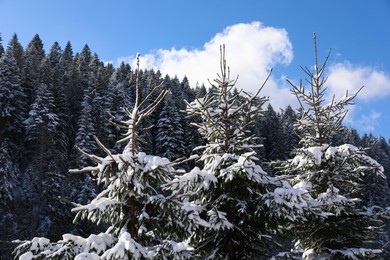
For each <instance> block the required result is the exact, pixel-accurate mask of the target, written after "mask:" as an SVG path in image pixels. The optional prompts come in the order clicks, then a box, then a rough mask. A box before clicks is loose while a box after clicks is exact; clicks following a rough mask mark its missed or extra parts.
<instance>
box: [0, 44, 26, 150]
mask: <svg viewBox="0 0 390 260" xmlns="http://www.w3.org/2000/svg"><path fill="white" fill-rule="evenodd" d="M25 108H26V95H25V92H24V90H23V88H22V82H21V74H20V71H19V69H18V66H17V64H16V61H15V59H14V56H13V51H12V49H10V48H7V50H6V52H5V53H4V54H3V56H2V57H1V58H0V140H8V141H9V142H10V143H9V145H10V146H11V147H12V148H11V149H15V151H17V150H18V149H16V148H17V147H18V146H20V144H21V142H22V138H21V137H22V134H23V118H24V115H25V110H26V109H25ZM15 157H17V153H15Z"/></svg>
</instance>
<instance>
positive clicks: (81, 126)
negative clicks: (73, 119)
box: [75, 82, 96, 167]
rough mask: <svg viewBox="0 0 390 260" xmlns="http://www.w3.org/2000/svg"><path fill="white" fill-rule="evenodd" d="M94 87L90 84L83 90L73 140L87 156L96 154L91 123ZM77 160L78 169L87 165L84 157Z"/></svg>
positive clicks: (81, 156) (92, 123) (93, 84)
mask: <svg viewBox="0 0 390 260" xmlns="http://www.w3.org/2000/svg"><path fill="white" fill-rule="evenodd" d="M95 86H96V85H95V82H91V83H90V86H89V88H88V89H86V90H85V93H84V100H83V102H82V104H81V106H82V110H81V115H80V118H79V120H78V130H77V134H76V140H75V143H76V145H77V146H78V147H79V148H80V149H82V150H83V151H85V152H86V153H89V154H91V153H94V152H96V144H95V142H94V140H93V138H92V136H93V135H95V134H96V131H95V125H94V122H93V112H94V111H93V109H94V108H93V100H94V99H95V98H96V90H95V89H94V88H95ZM77 158H78V159H77V161H78V162H77V165H78V167H84V166H85V165H86V164H87V159H88V158H86V157H85V156H83V155H81V154H80V155H79V156H77Z"/></svg>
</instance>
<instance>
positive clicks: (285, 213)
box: [170, 46, 303, 259]
mask: <svg viewBox="0 0 390 260" xmlns="http://www.w3.org/2000/svg"><path fill="white" fill-rule="evenodd" d="M220 66H221V73H220V74H218V76H219V77H218V78H217V79H215V80H214V82H215V85H214V86H213V87H212V88H211V90H210V91H209V92H208V94H206V95H205V96H204V97H203V98H197V99H195V101H193V102H191V103H188V104H187V112H188V114H189V115H190V116H197V117H200V118H201V120H200V121H199V122H196V123H195V125H196V126H197V128H198V130H199V132H200V134H201V135H202V137H203V138H205V142H206V143H205V145H204V146H201V147H198V148H196V149H198V150H199V149H201V150H202V152H201V155H200V158H199V159H198V164H200V165H202V166H201V168H199V167H195V168H193V169H192V170H191V171H189V172H187V173H185V174H183V175H182V176H178V177H177V178H176V179H175V180H173V181H172V182H171V186H170V187H171V189H173V190H175V192H177V194H178V195H177V196H178V197H180V198H181V199H182V200H183V201H185V202H188V203H191V204H193V205H196V206H198V207H199V209H200V213H199V214H200V215H201V216H202V218H203V219H204V222H200V223H198V225H194V230H193V234H192V236H191V237H190V239H191V241H193V242H194V243H195V245H196V247H195V249H196V252H197V256H199V257H200V258H201V259H266V258H267V257H270V254H271V251H272V250H273V248H274V246H275V244H274V242H275V241H274V239H273V235H274V234H275V233H276V232H277V231H278V227H277V226H278V225H277V224H276V223H278V222H279V221H280V223H282V220H285V219H286V218H287V217H289V218H291V219H292V220H294V219H297V218H300V217H301V216H300V214H301V213H300V212H299V211H300V210H302V208H301V207H300V206H298V207H296V206H297V205H298V204H297V203H296V202H294V201H293V199H292V200H290V201H287V200H288V198H287V197H286V196H285V194H287V193H289V191H292V188H291V187H290V186H288V185H287V186H284V184H285V183H283V182H282V181H278V180H276V179H275V178H272V177H271V176H269V175H268V174H267V173H266V172H265V171H264V170H263V169H262V168H261V167H260V166H259V165H258V164H256V161H257V158H256V153H255V152H254V148H256V147H257V146H258V144H257V138H256V137H255V136H253V134H252V133H251V132H250V131H248V129H250V127H251V126H252V125H253V124H254V122H255V120H257V118H258V116H259V115H260V113H261V110H262V105H263V104H264V102H265V101H266V99H265V98H264V97H260V96H259V93H260V90H261V88H262V87H263V86H264V85H265V83H266V81H267V80H265V82H264V83H263V85H262V86H261V87H260V90H259V91H258V92H257V93H256V94H255V95H249V94H247V93H245V92H242V91H238V92H236V93H233V92H232V90H233V88H234V86H235V84H236V80H235V79H231V78H230V71H229V69H228V68H227V65H226V60H225V47H224V46H221V63H220ZM267 79H268V77H267ZM273 191H275V192H273ZM276 191H277V192H276ZM298 192H299V191H298V190H297V191H296V192H293V193H292V194H289V195H293V196H290V198H291V197H294V199H297V201H300V200H301V199H302V197H301V195H298ZM297 197H299V198H297ZM278 202H280V204H278ZM283 205H284V206H283ZM285 205H288V207H286V206H285ZM302 215H303V213H302ZM276 219H277V220H276Z"/></svg>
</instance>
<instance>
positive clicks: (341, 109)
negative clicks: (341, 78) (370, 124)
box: [276, 35, 384, 259]
mask: <svg viewBox="0 0 390 260" xmlns="http://www.w3.org/2000/svg"><path fill="white" fill-rule="evenodd" d="M314 48H315V66H314V72H312V71H311V70H309V69H308V68H307V67H306V68H304V72H305V73H306V74H307V75H308V77H309V79H308V80H306V81H307V83H308V84H309V87H308V88H306V87H305V86H304V85H303V84H302V81H301V83H300V85H299V86H296V85H295V84H293V83H292V82H291V81H289V83H290V84H291V85H292V92H293V93H294V94H295V95H296V97H297V99H298V101H299V102H300V104H301V109H302V111H303V113H302V116H301V118H300V119H299V120H298V122H297V123H298V129H299V131H300V133H301V145H302V148H296V149H294V151H293V153H294V155H295V157H294V158H293V159H290V160H288V161H285V162H282V163H279V166H280V168H279V169H281V170H282V172H284V174H285V176H283V178H289V179H290V181H291V183H292V184H293V185H296V186H303V187H306V189H307V190H308V192H309V193H310V195H311V196H312V197H313V198H315V199H316V201H317V203H318V205H319V206H320V207H321V208H322V213H319V214H317V215H313V216H312V217H311V218H310V219H308V221H305V222H304V223H303V225H297V226H295V227H294V229H293V234H294V235H295V240H296V242H297V244H296V245H298V246H299V247H301V248H302V249H303V250H304V254H303V257H304V258H305V259H318V258H321V257H322V258H324V259H350V257H351V258H354V259H368V258H376V257H377V254H378V253H380V252H381V250H378V249H375V247H374V248H372V247H373V245H372V244H370V241H371V240H372V239H373V238H374V237H375V235H377V234H378V230H380V225H381V224H380V221H379V219H378V217H377V216H376V214H375V213H376V211H375V210H374V209H378V208H377V207H375V206H374V205H367V204H364V203H362V202H360V200H359V199H362V191H363V190H364V185H365V184H364V181H363V180H364V176H371V177H372V178H376V179H377V178H382V177H384V176H383V167H382V166H381V165H380V164H379V163H378V162H376V161H375V160H373V159H372V158H371V157H369V156H367V155H366V154H365V152H364V150H362V149H359V148H357V147H356V146H353V145H350V144H343V145H340V146H332V145H331V144H329V143H328V142H330V141H331V140H332V137H333V135H336V134H337V133H338V132H339V131H340V129H341V127H342V126H341V123H342V120H343V118H344V117H345V114H346V113H347V110H346V106H348V105H349V104H351V102H352V100H353V99H354V97H355V96H356V95H357V94H355V95H352V96H350V95H348V92H347V93H346V95H345V96H344V97H343V98H341V99H340V100H339V101H336V100H335V98H334V97H333V99H332V100H331V102H330V103H328V104H325V99H324V96H325V93H326V87H325V86H324V84H325V82H326V77H324V76H323V73H324V71H325V66H326V62H327V60H328V57H329V55H328V56H327V58H326V59H325V62H324V63H323V64H322V66H321V67H320V66H319V64H318V60H317V45H316V37H315V35H314ZM276 165H278V163H276ZM367 206H372V207H369V208H366V207H367ZM365 247H366V248H365Z"/></svg>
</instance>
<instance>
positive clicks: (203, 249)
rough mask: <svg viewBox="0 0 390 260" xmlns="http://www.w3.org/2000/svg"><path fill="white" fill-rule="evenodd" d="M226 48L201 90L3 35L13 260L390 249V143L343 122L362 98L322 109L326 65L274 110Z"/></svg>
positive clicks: (7, 208) (4, 195)
mask: <svg viewBox="0 0 390 260" xmlns="http://www.w3.org/2000/svg"><path fill="white" fill-rule="evenodd" d="M224 48H225V47H224V46H221V50H220V51H221V60H220V61H215V63H216V64H218V63H220V65H221V66H220V67H221V71H219V72H218V71H216V80H210V82H211V83H212V85H211V86H204V85H197V86H190V84H189V81H188V79H187V78H186V77H184V78H183V79H178V78H177V77H175V76H173V77H172V75H162V74H161V73H160V71H155V70H147V69H144V70H141V69H139V67H135V68H132V67H131V66H130V65H129V64H126V63H121V64H120V65H119V66H118V67H114V66H113V65H112V64H105V63H104V62H102V61H101V60H100V59H99V56H98V54H96V53H93V52H92V50H91V49H90V48H89V46H88V45H85V46H84V48H83V49H82V50H81V51H80V52H77V53H74V51H73V49H72V45H71V43H70V42H68V43H67V44H66V46H65V48H62V47H61V46H60V45H59V44H58V43H57V42H55V43H54V44H53V45H52V46H51V48H50V50H49V52H46V51H45V48H44V44H43V42H42V40H41V39H40V37H39V35H35V36H34V37H33V39H32V40H31V42H30V43H29V44H28V46H26V47H24V46H22V45H21V44H20V42H19V40H18V37H17V35H16V34H14V36H13V37H12V39H11V40H10V42H9V43H8V45H6V46H5V45H3V43H2V40H1V36H0V146H1V148H0V256H1V257H0V258H1V259H13V258H14V257H15V258H16V259H386V258H387V257H390V251H389V249H388V241H389V239H390V237H389V235H390V225H389V214H390V213H389V212H390V210H389V209H390V208H388V206H390V188H389V183H390V181H389V177H390V143H389V140H386V138H384V137H382V136H379V137H376V136H373V135H372V134H370V133H367V134H363V135H359V133H358V132H357V131H356V130H355V129H353V128H350V127H346V126H344V125H343V124H342V120H343V118H344V116H345V114H346V113H347V107H348V106H349V105H351V104H352V100H353V99H354V98H355V96H354V95H352V96H345V97H344V98H343V99H341V100H340V101H335V100H333V101H332V102H331V103H330V104H325V101H324V93H325V91H326V88H325V87H324V83H325V81H326V75H325V72H326V69H325V65H326V61H325V62H324V63H321V64H316V66H315V69H314V71H309V70H307V71H303V73H302V77H307V78H308V81H304V82H306V83H307V84H308V87H307V86H303V85H300V86H296V85H294V84H293V83H291V82H290V83H291V91H292V95H295V96H296V97H297V98H298V99H299V100H300V103H301V104H303V105H302V106H301V107H300V108H298V109H293V108H292V107H291V106H287V107H286V108H284V109H281V110H279V109H277V110H276V109H274V108H273V107H272V106H271V105H270V103H269V102H268V100H267V98H266V97H263V96H262V95H261V88H260V89H259V92H258V93H252V94H250V93H245V92H244V91H241V88H243V87H244V86H240V82H239V80H238V81H237V82H236V80H235V79H236V78H235V76H234V64H228V65H229V67H231V68H232V76H231V75H230V70H229V69H228V68H227V66H228V65H227V62H226V60H228V57H226V58H225V51H224ZM315 58H317V57H315ZM141 59H142V57H141ZM199 66H201V64H200V65H199ZM217 73H218V74H217ZM266 80H267V79H259V83H262V82H263V81H264V82H263V87H264V88H266V87H267V84H266ZM260 85H261V84H260ZM310 86H311V88H310ZM387 259H388V258H387Z"/></svg>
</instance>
